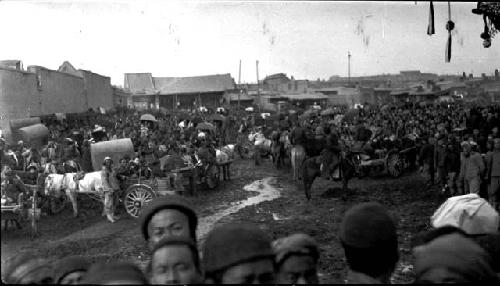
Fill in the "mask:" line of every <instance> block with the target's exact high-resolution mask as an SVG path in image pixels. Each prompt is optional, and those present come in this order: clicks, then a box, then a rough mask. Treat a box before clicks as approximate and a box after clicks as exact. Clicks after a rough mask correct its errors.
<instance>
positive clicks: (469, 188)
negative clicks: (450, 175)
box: [459, 142, 485, 194]
mask: <svg viewBox="0 0 500 286" xmlns="http://www.w3.org/2000/svg"><path fill="white" fill-rule="evenodd" d="M462 151H463V152H462V155H461V156H460V157H461V158H460V161H461V164H460V175H459V180H460V181H461V183H462V185H463V189H464V192H463V194H470V193H474V194H478V193H479V187H480V185H481V177H482V175H483V173H484V171H485V166H484V162H483V158H482V157H481V155H480V154H479V153H477V152H474V151H471V145H470V144H469V143H468V142H462Z"/></svg>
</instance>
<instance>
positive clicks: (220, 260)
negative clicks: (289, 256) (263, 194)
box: [202, 223, 274, 273]
mask: <svg viewBox="0 0 500 286" xmlns="http://www.w3.org/2000/svg"><path fill="white" fill-rule="evenodd" d="M259 258H270V259H273V258H274V253H273V250H272V248H271V239H270V238H269V237H268V236H267V234H266V233H265V232H263V231H262V230H260V229H259V228H258V227H257V226H256V225H253V224H234V223H232V224H226V225H223V226H219V227H216V228H214V229H213V230H212V231H211V232H210V233H209V234H208V235H207V238H206V240H205V244H204V245H203V260H202V261H203V267H204V269H205V271H206V272H207V273H214V272H216V271H220V270H224V269H227V268H228V267H231V266H234V265H237V264H239V263H243V262H248V261H252V260H255V259H259Z"/></svg>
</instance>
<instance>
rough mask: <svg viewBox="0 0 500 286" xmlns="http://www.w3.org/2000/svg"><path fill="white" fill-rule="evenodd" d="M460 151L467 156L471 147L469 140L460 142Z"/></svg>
mask: <svg viewBox="0 0 500 286" xmlns="http://www.w3.org/2000/svg"><path fill="white" fill-rule="evenodd" d="M461 145H462V152H464V155H465V156H468V155H469V154H470V152H471V150H472V147H471V145H470V143H469V142H462V144H461Z"/></svg>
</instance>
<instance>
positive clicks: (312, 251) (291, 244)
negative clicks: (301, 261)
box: [272, 233, 319, 265]
mask: <svg viewBox="0 0 500 286" xmlns="http://www.w3.org/2000/svg"><path fill="white" fill-rule="evenodd" d="M272 246H273V250H274V253H275V254H276V263H277V264H278V265H279V264H281V263H282V262H284V261H285V260H286V259H287V258H288V257H289V256H291V255H293V254H304V255H310V256H311V257H312V258H313V259H314V261H318V259H319V248H318V243H317V242H316V240H314V238H312V237H311V236H309V235H307V234H303V233H297V234H292V235H290V236H287V237H283V238H279V239H277V240H275V241H273V243H272Z"/></svg>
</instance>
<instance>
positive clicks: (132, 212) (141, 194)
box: [123, 185, 156, 218]
mask: <svg viewBox="0 0 500 286" xmlns="http://www.w3.org/2000/svg"><path fill="white" fill-rule="evenodd" d="M155 197H156V194H155V192H153V190H152V189H151V187H149V186H146V185H134V186H130V187H129V188H128V189H127V191H126V192H125V198H124V199H123V205H124V207H125V211H126V212H127V214H128V215H129V216H131V217H133V218H137V217H139V213H140V212H141V209H142V207H143V206H144V204H147V203H149V202H151V201H152V200H153V199H154V198H155Z"/></svg>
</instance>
